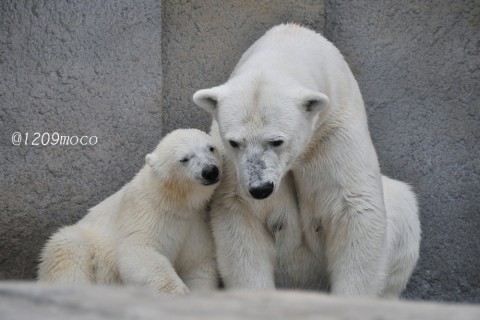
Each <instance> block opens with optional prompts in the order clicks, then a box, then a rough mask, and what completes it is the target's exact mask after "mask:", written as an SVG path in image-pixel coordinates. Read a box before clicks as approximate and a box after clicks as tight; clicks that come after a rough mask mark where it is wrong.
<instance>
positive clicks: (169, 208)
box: [38, 129, 222, 295]
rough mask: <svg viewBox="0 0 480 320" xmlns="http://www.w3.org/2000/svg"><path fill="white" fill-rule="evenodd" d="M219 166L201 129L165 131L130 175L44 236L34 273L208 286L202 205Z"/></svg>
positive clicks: (211, 283) (177, 290)
mask: <svg viewBox="0 0 480 320" xmlns="http://www.w3.org/2000/svg"><path fill="white" fill-rule="evenodd" d="M221 168H222V155H221V154H220V150H219V149H218V148H217V146H216V145H215V143H214V141H213V140H212V138H211V137H210V136H209V135H208V134H206V133H204V132H202V131H200V130H196V129H182V130H176V131H173V132H172V133H170V134H168V135H167V136H166V137H165V138H164V139H163V140H162V141H161V142H160V143H159V145H158V146H157V147H156V149H155V150H154V151H153V152H152V153H150V154H148V155H147V156H146V164H145V165H144V167H143V168H142V169H141V170H140V172H138V174H137V175H136V176H135V177H134V178H133V180H132V181H130V182H129V183H128V184H126V185H125V186H124V187H123V188H121V189H120V190H119V191H117V192H116V193H115V194H113V195H112V196H110V197H108V198H107V199H105V200H104V201H102V202H101V203H99V204H98V205H96V206H95V207H93V208H91V209H90V210H89V213H88V214H87V215H86V216H85V217H84V218H83V219H82V220H80V221H79V222H78V223H77V224H75V225H72V226H68V227H64V228H62V229H60V230H59V231H58V232H57V233H56V234H54V235H53V236H52V237H51V238H50V239H49V241H48V242H47V244H46V245H45V247H44V249H43V251H42V253H41V263H40V265H39V270H38V278H39V280H41V281H49V282H54V283H98V284H110V283H125V284H132V285H138V286H145V287H149V288H151V289H153V290H155V291H156V292H158V293H162V294H171V295H174V294H183V293H186V292H188V291H190V290H204V289H215V288H216V287H217V279H218V277H217V271H216V266H215V250H214V244H213V239H212V236H211V234H210V231H209V226H208V222H207V220H208V218H207V210H206V208H207V206H208V203H209V201H210V198H211V196H212V194H213V192H214V190H215V188H216V186H217V185H218V182H219V181H220V177H221Z"/></svg>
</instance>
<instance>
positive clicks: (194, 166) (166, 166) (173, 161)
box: [145, 129, 222, 190]
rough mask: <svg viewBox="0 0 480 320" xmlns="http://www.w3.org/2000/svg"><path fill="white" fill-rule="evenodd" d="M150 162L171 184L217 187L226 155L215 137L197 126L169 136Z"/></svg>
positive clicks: (149, 157) (156, 150)
mask: <svg viewBox="0 0 480 320" xmlns="http://www.w3.org/2000/svg"><path fill="white" fill-rule="evenodd" d="M145 160H146V163H147V164H148V165H149V166H150V167H152V168H153V170H154V171H155V172H156V174H157V175H158V176H159V177H160V178H161V179H162V180H163V181H164V182H167V183H171V184H172V185H175V186H177V187H176V188H178V189H179V190H180V189H182V190H183V189H191V187H192V185H191V184H194V185H193V186H207V187H210V186H212V187H215V186H216V185H217V184H218V182H219V181H220V178H221V175H222V155H221V154H220V150H219V148H218V147H217V146H216V145H215V143H214V141H213V139H212V138H211V137H210V136H209V135H208V134H206V133H205V132H203V131H200V130H197V129H179V130H175V131H172V132H171V133H169V134H168V135H166V136H165V137H164V138H163V139H162V141H160V143H159V144H158V146H157V147H156V148H155V150H154V151H153V152H152V153H150V154H148V155H147V156H146V157H145Z"/></svg>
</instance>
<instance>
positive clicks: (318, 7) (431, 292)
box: [0, 0, 480, 302]
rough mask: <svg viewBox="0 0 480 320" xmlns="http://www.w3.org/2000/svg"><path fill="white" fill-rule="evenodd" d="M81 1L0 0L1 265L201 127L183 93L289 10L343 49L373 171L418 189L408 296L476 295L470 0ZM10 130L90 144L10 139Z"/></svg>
mask: <svg viewBox="0 0 480 320" xmlns="http://www.w3.org/2000/svg"><path fill="white" fill-rule="evenodd" d="M75 3H76V4H75ZM88 3H89V4H86V3H83V2H79V1H77V2H74V3H71V2H69V1H66V0H65V1H63V0H58V1H53V0H52V1H35V2H34V1H31V2H28V1H13V0H11V1H3V2H2V3H1V7H0V8H1V11H0V106H1V109H0V134H1V137H2V140H1V145H0V148H1V149H0V151H1V156H0V166H1V168H2V170H1V172H0V182H1V184H0V186H1V190H0V221H1V226H0V278H3V279H11V278H31V277H33V276H34V274H35V273H34V271H35V260H36V258H37V256H38V252H39V249H40V247H41V245H42V244H43V242H44V241H45V240H46V237H47V236H48V235H49V234H50V233H51V232H53V231H54V230H55V229H56V228H58V227H59V226H60V225H64V224H67V223H71V222H73V221H75V220H77V219H79V218H80V217H81V216H83V214H84V213H85V210H86V209H87V208H88V207H91V206H92V205H94V204H95V203H97V202H99V201H100V200H102V199H104V198H105V197H106V196H107V195H109V194H111V193H112V192H114V191H115V190H116V189H118V187H120V186H121V185H122V184H123V183H124V182H126V181H127V180H129V179H130V178H131V177H132V176H133V174H134V173H135V172H136V171H137V169H138V168H139V167H140V166H141V164H142V162H143V157H144V155H145V153H147V152H148V151H149V150H150V149H151V148H152V147H153V146H154V145H155V144H156V143H157V141H158V139H159V138H160V136H161V134H164V133H166V132H169V131H171V130H173V129H175V128H178V127H197V128H201V129H204V130H207V129H208V127H209V122H210V120H209V118H208V116H207V114H206V113H205V112H203V111H201V110H200V109H198V108H196V107H195V106H193V103H192V102H191V96H192V94H193V93H194V92H195V91H196V90H197V89H200V88H205V87H210V86H213V85H217V84H219V83H222V82H223V81H225V80H226V78H227V77H228V75H229V73H230V71H231V70H232V69H233V67H234V65H235V63H236V61H237V60H238V59H239V57H240V55H241V54H242V53H243V51H244V50H246V49H247V48H248V46H249V45H250V44H251V43H252V42H253V41H254V40H255V39H256V38H258V37H259V36H261V35H262V34H263V32H264V31H266V30H267V29H268V28H270V27H271V26H273V25H275V24H277V23H280V22H289V21H293V22H298V23H302V24H305V25H307V26H310V27H311V28H313V29H315V30H317V31H321V32H323V33H324V34H325V35H326V36H327V38H329V39H330V40H332V41H333V42H334V43H335V44H336V45H337V46H338V47H339V48H340V50H341V51H342V52H343V53H344V54H345V55H346V58H347V60H348V62H349V63H350V65H351V67H352V69H353V71H354V73H355V75H356V77H357V80H358V82H359V85H360V88H361V89H362V92H363V94H364V98H365V101H366V104H367V111H368V113H369V121H370V129H371V133H372V138H373V140H374V143H375V145H376V147H377V151H378V155H379V158H380V162H381V166H382V169H383V171H384V172H385V173H386V174H388V175H390V176H392V177H394V178H398V179H402V180H405V181H407V182H410V183H411V184H412V185H413V187H414V188H415V190H416V191H417V193H418V198H419V202H420V207H421V219H422V226H423V242H422V247H421V259H420V263H419V265H418V268H417V270H416V272H415V274H414V276H413V278H412V281H411V282H410V284H409V286H408V290H407V292H406V294H405V296H406V297H408V298H423V299H436V300H448V301H475V302H480V233H479V232H478V230H479V228H480V205H479V202H478V200H477V195H478V194H479V193H480V179H479V178H480V177H479V175H480V162H479V159H480V151H479V150H480V148H479V146H478V141H479V139H480V90H479V88H480V60H479V59H480V5H479V4H478V1H467V0H459V1H453V2H452V1H443V0H442V1H435V2H429V1H410V0H403V1H393V0H392V1H389V0H385V1H375V2H372V1H365V0H355V1H344V0H335V1H333V0H326V1H325V2H323V1H313V0H312V1H293V0H292V1H290V0H282V1H275V2H274V1H260V2H259V1H249V0H248V1H233V0H232V1H196V0H186V1H171V0H164V1H163V5H162V12H161V10H160V3H159V1H153V0H150V1H147V0H143V1H136V2H135V4H133V2H132V3H131V1H127V0H124V1H120V2H118V1H117V2H115V3H110V2H104V1H96V2H95V1H94V2H88ZM161 14H162V16H161ZM162 19H163V26H162V25H161V23H162ZM160 43H161V47H160ZM162 68H163V81H162ZM162 88H163V93H162V92H161V89H162ZM160 106H162V107H163V108H162V109H161V108H160ZM15 131H20V132H24V133H25V132H30V133H31V134H32V133H33V132H35V131H38V132H53V131H58V132H60V133H62V134H70V135H73V134H87V135H96V136H98V140H99V142H98V144H97V145H95V146H93V147H87V146H85V147H80V146H76V147H71V146H70V147H58V146H57V147H53V146H49V147H39V146H37V147H34V146H24V145H23V146H18V147H15V146H12V144H11V142H10V138H11V135H12V133H13V132H15Z"/></svg>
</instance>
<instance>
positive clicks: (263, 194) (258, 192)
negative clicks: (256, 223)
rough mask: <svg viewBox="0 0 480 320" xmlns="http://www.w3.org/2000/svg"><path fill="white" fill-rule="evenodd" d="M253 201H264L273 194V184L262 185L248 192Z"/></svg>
mask: <svg viewBox="0 0 480 320" xmlns="http://www.w3.org/2000/svg"><path fill="white" fill-rule="evenodd" d="M248 191H249V192H250V194H251V195H252V197H254V198H255V199H259V200H260V199H265V198H268V196H269V195H271V194H272V192H273V182H267V183H264V184H262V185H260V186H258V187H255V188H251V189H250V190H248Z"/></svg>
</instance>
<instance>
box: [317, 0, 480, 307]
mask: <svg viewBox="0 0 480 320" xmlns="http://www.w3.org/2000/svg"><path fill="white" fill-rule="evenodd" d="M325 10H326V12H325V14H326V21H327V22H326V28H325V29H326V30H325V32H326V35H327V37H329V38H330V39H331V40H332V41H333V42H334V43H335V44H336V45H337V46H338V48H339V49H340V50H341V51H342V52H343V53H344V54H345V55H346V57H347V60H348V62H349V63H350V65H351V67H352V69H353V71H354V73H355V75H356V77H357V80H358V83H359V85H360V88H361V90H362V92H363V95H364V99H365V102H366V104H367V111H368V115H369V123H370V130H371V134H372V138H373V141H374V144H375V146H376V148H377V152H378V156H379V159H380V164H381V167H382V170H383V172H384V173H385V174H387V175H389V176H392V177H394V178H398V179H401V180H404V181H407V182H409V183H411V185H412V186H413V187H414V189H415V191H416V192H417V194H418V200H419V203H420V213H421V222H422V229H423V241H422V245H421V255H420V262H419V264H418V267H417V270H416V272H415V274H414V276H413V278H412V280H411V281H410V284H409V286H408V290H407V292H406V294H405V295H406V296H407V297H411V298H425V299H439V300H440V299H441V300H453V301H477V302H480V233H479V231H478V230H480V202H479V201H478V196H479V194H480V145H479V142H480V3H479V2H478V1H468V0H459V1H446V0H444V1H410V0H404V1H364V0H355V1H347V0H345V1H344V0H335V1H327V4H326V9H325Z"/></svg>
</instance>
